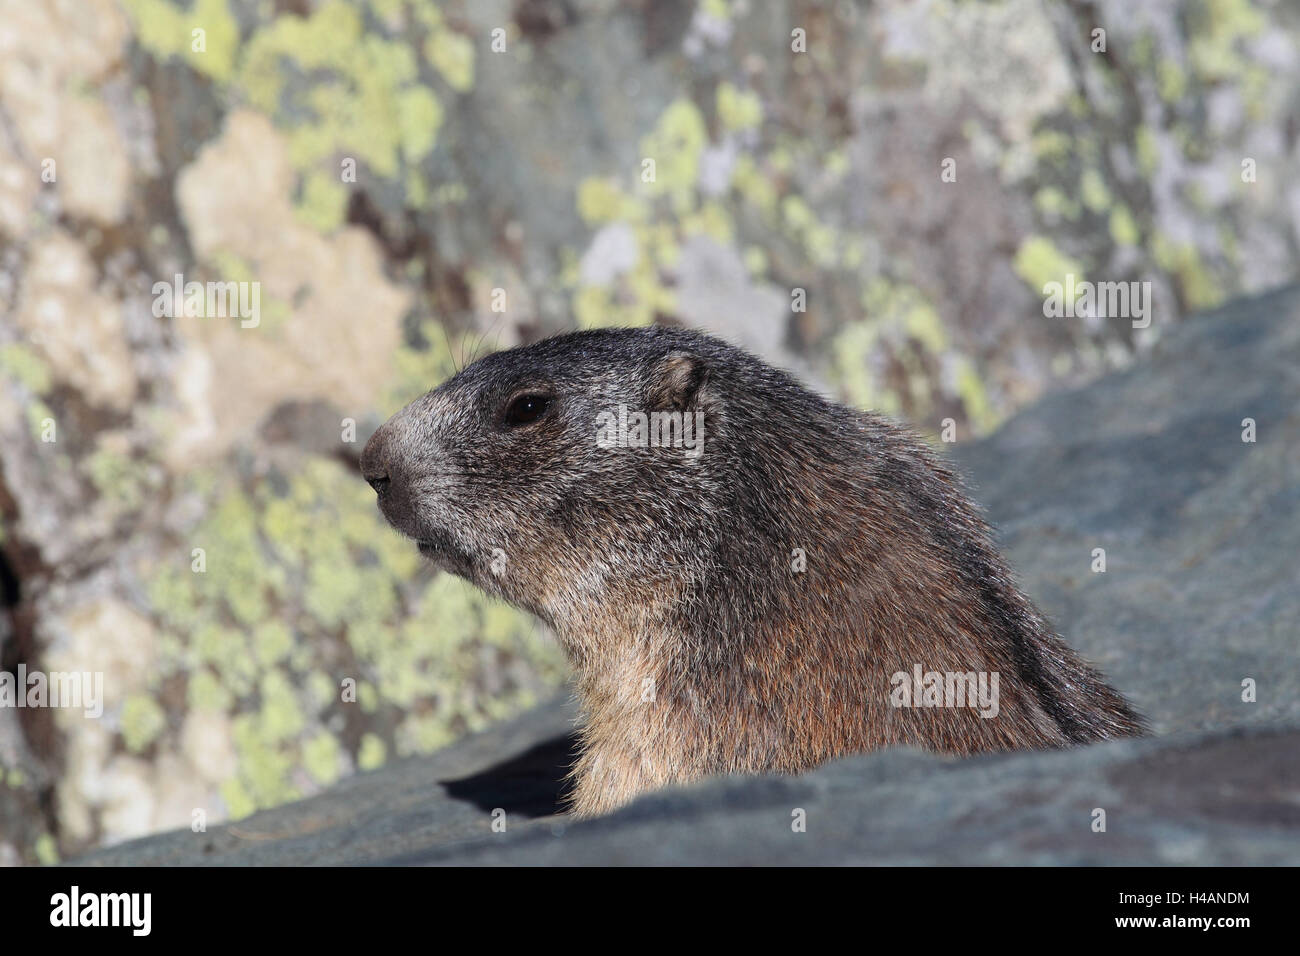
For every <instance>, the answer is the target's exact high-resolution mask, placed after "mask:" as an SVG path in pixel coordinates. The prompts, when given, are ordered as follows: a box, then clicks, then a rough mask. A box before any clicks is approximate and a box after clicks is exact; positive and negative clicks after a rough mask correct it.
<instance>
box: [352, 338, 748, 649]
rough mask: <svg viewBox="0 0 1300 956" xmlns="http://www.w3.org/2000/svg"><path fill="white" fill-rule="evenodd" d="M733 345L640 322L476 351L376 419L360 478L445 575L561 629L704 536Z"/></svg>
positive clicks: (720, 454)
mask: <svg viewBox="0 0 1300 956" xmlns="http://www.w3.org/2000/svg"><path fill="white" fill-rule="evenodd" d="M733 352H734V353H736V354H737V355H743V353H740V352H739V350H735V349H732V348H731V347H730V346H727V345H725V344H724V343H722V342H719V341H718V340H716V339H711V338H709V337H707V336H704V335H700V334H698V333H693V332H687V331H683V330H674V329H665V328H649V329H609V330H599V331H592V332H580V333H573V334H569V335H563V336H558V337H556V338H552V339H547V340H545V341H542V342H538V343H537V344H535V345H531V346H526V347H521V348H516V349H511V350H509V351H505V352H498V353H495V354H492V355H488V356H486V357H484V358H482V359H480V360H479V361H477V362H475V363H474V364H472V365H470V366H469V367H468V368H466V369H464V370H463V371H461V372H459V373H458V374H456V375H455V376H453V377H452V378H451V379H449V380H448V381H447V382H445V383H444V384H442V385H440V386H438V387H437V388H435V389H433V390H432V391H430V392H428V393H427V394H425V395H424V396H422V397H420V398H418V399H416V400H415V401H413V402H412V403H411V404H409V405H408V406H406V408H404V409H402V410H401V411H400V412H398V413H397V414H396V415H394V416H393V417H392V418H391V419H390V420H389V421H388V422H386V423H385V424H384V425H383V426H381V427H380V428H379V430H378V431H376V432H375V434H374V435H373V436H372V437H371V439H370V441H369V442H368V443H367V445H366V448H365V450H364V452H363V453H362V456H361V470H362V474H363V475H364V477H365V479H366V481H368V482H369V483H370V484H371V486H372V487H374V489H375V491H376V492H377V493H378V496H379V508H380V510H381V511H382V512H383V514H384V516H385V517H386V518H387V519H388V521H389V522H390V523H391V524H392V525H393V526H394V527H395V528H397V529H398V530H399V531H401V532H402V533H403V534H405V535H407V536H408V537H410V538H413V539H414V540H415V541H416V542H417V543H418V545H419V548H420V550H421V552H422V553H423V554H425V555H426V556H427V557H429V558H431V559H432V560H433V561H435V562H436V563H437V564H438V565H439V566H441V567H442V568H443V569H444V570H448V571H450V572H452V573H455V574H458V575H460V576H462V577H465V578H468V579H469V580H471V581H473V582H474V583H475V584H477V585H478V586H480V587H481V588H483V589H484V590H486V591H488V592H489V593H493V594H496V595H498V596H500V597H503V598H505V599H506V600H509V601H512V602H513V603H515V604H518V605H520V606H523V607H525V608H527V609H528V610H531V611H533V612H534V613H535V614H537V615H538V616H540V617H541V618H542V619H543V620H546V621H547V622H548V623H550V624H552V625H553V626H555V625H556V624H557V622H558V623H560V624H563V623H565V621H566V620H570V621H571V620H572V619H573V617H574V616H575V615H577V614H579V613H580V611H581V610H582V608H583V606H587V607H589V606H590V605H591V604H592V603H593V602H610V601H618V600H621V599H624V598H626V597H627V596H628V595H629V594H631V593H633V591H632V589H631V585H632V584H633V583H636V584H637V585H638V586H637V588H636V591H637V592H639V593H645V591H644V589H645V586H646V585H647V584H653V580H649V581H648V580H647V578H650V579H654V578H659V577H662V576H664V575H665V573H666V572H665V568H668V569H674V570H676V571H677V572H679V573H680V571H681V569H682V565H681V562H683V561H685V560H688V559H687V558H686V557H685V556H686V555H689V554H691V553H695V554H699V553H701V550H702V549H703V548H705V547H707V541H705V540H702V537H703V536H708V535H710V534H716V532H717V528H716V523H717V522H716V520H712V521H711V520H710V518H711V517H715V516H713V512H714V511H715V509H716V508H717V506H718V499H719V497H720V496H721V495H722V494H724V493H725V490H726V483H727V470H728V469H727V465H726V464H725V463H726V462H727V459H728V456H727V455H726V454H725V451H724V447H725V446H724V444H723V443H724V441H725V434H726V421H725V412H724V403H723V402H722V401H721V396H720V394H719V393H718V391H717V383H718V374H717V373H718V371H719V364H720V362H721V361H722V360H723V359H724V358H725V357H726V356H727V355H728V354H729V353H733ZM745 358H746V359H748V358H749V357H748V356H745ZM751 361H752V360H751ZM643 416H644V417H643ZM674 565H675V568H674ZM623 584H626V585H628V588H627V590H624V588H623V587H621V586H620V585H623Z"/></svg>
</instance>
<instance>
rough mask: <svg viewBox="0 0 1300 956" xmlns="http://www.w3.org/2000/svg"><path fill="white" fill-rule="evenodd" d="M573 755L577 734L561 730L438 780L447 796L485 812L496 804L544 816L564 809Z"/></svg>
mask: <svg viewBox="0 0 1300 956" xmlns="http://www.w3.org/2000/svg"><path fill="white" fill-rule="evenodd" d="M577 758H578V736H577V734H565V735H563V736H560V737H555V738H552V739H551V740H547V741H545V742H543V743H540V744H538V745H537V746H535V747H531V748H529V749H528V750H526V751H524V752H523V753H522V754H520V755H519V756H517V757H511V758H510V759H509V760H504V761H502V762H501V763H498V764H494V765H493V766H491V767H488V768H487V769H486V770H484V771H482V772H481V773H476V774H474V775H473V776H469V777H462V778H461V779H459V780H441V781H439V783H440V784H441V785H442V787H443V788H444V789H445V790H446V791H447V795H448V796H450V797H452V798H453V799H456V800H465V801H468V802H469V803H472V804H474V805H475V806H477V807H479V808H480V809H481V810H485V811H487V812H489V813H490V812H492V811H493V810H495V809H497V808H498V807H499V808H501V809H502V810H505V811H506V813H509V814H518V815H519V816H523V817H545V816H550V815H551V814H555V813H562V812H563V811H564V803H565V801H566V800H567V799H568V798H569V795H570V792H571V790H572V781H571V780H569V779H568V774H569V770H570V768H572V766H573V762H574V761H575V760H577Z"/></svg>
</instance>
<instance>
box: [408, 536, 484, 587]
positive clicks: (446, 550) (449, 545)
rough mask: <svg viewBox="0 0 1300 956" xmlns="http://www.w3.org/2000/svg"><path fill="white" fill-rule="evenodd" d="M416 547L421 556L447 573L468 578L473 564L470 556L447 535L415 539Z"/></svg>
mask: <svg viewBox="0 0 1300 956" xmlns="http://www.w3.org/2000/svg"><path fill="white" fill-rule="evenodd" d="M415 546H416V548H417V549H418V550H419V552H420V554H422V555H424V556H425V557H426V558H428V559H429V560H430V561H432V562H433V563H434V564H436V565H438V566H439V567H441V568H442V569H443V570H445V571H450V572H452V573H453V574H459V575H461V576H462V577H468V576H469V572H470V569H471V567H472V564H473V562H471V561H470V557H469V555H467V554H466V553H465V552H464V551H462V550H461V549H460V548H458V547H457V546H456V545H455V544H454V543H453V542H452V540H451V537H450V536H449V535H446V534H436V535H434V536H432V537H421V538H416V539H415Z"/></svg>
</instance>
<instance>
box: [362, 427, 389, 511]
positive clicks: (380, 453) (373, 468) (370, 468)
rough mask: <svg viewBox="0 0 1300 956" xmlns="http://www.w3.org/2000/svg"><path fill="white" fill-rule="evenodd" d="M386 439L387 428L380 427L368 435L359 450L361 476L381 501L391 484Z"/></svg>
mask: <svg viewBox="0 0 1300 956" xmlns="http://www.w3.org/2000/svg"><path fill="white" fill-rule="evenodd" d="M387 440H388V429H387V428H380V429H379V431H377V432H375V433H374V434H373V435H371V436H370V441H368V442H366V447H365V450H364V451H362V452H361V477H363V478H365V479H366V483H367V484H369V485H370V487H371V488H374V489H375V494H377V495H379V499H380V500H381V501H382V500H383V499H384V498H385V497H386V496H387V494H388V489H389V487H390V486H391V485H392V481H391V480H390V479H389V475H388V453H387V449H386V448H385V445H386V443H387Z"/></svg>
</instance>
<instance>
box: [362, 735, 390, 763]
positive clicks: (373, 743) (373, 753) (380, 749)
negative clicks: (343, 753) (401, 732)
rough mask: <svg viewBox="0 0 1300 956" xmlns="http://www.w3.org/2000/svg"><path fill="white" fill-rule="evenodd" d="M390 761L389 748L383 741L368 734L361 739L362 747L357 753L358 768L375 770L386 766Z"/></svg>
mask: <svg viewBox="0 0 1300 956" xmlns="http://www.w3.org/2000/svg"><path fill="white" fill-rule="evenodd" d="M386 759H388V748H387V747H385V746H384V742H383V740H381V739H380V738H379V737H377V736H375V735H374V734H366V735H365V736H364V737H362V738H361V747H360V748H359V749H358V751H357V766H358V767H360V768H361V769H362V770H375V769H376V768H378V767H382V766H383V765H384V761H385V760H386Z"/></svg>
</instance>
